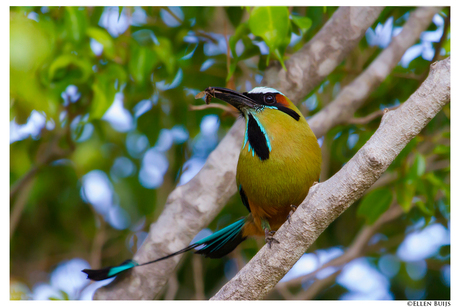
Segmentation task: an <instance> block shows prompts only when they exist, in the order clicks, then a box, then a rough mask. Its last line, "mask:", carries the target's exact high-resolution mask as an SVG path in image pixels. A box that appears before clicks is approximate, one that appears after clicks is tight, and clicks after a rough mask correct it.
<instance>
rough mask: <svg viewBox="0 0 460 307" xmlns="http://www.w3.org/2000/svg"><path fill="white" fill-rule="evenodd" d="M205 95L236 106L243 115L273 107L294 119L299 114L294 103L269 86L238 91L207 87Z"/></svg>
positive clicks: (297, 118) (298, 116) (297, 117)
mask: <svg viewBox="0 0 460 307" xmlns="http://www.w3.org/2000/svg"><path fill="white" fill-rule="evenodd" d="M205 93H206V95H208V96H210V97H215V98H217V99H220V100H222V101H225V102H227V103H229V104H231V105H232V106H234V107H235V108H237V109H238V110H239V111H240V112H241V113H242V114H243V115H244V116H247V115H248V114H250V113H251V114H254V113H260V112H263V111H264V110H266V109H274V110H278V111H280V112H283V113H285V114H287V115H289V116H291V117H292V118H293V119H295V120H296V121H298V120H299V118H300V114H299V111H298V109H297V108H296V107H295V106H294V104H293V103H292V102H291V101H290V100H289V99H288V98H287V97H286V96H285V95H284V94H283V93H281V92H280V91H278V90H275V89H274V88H270V87H255V88H253V89H252V90H251V91H249V92H244V93H239V92H236V91H233V90H230V89H227V88H222V87H208V88H207V89H206V90H205Z"/></svg>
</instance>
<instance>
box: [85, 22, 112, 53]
mask: <svg viewBox="0 0 460 307" xmlns="http://www.w3.org/2000/svg"><path fill="white" fill-rule="evenodd" d="M86 33H87V34H88V36H89V37H91V38H93V39H95V40H96V41H98V42H99V43H100V44H101V45H102V46H103V47H104V51H103V53H104V54H105V55H106V56H107V57H108V58H109V59H113V58H114V56H115V47H114V44H113V39H112V37H111V36H110V34H109V33H107V31H106V30H103V29H101V28H97V27H90V28H88V30H87V31H86Z"/></svg>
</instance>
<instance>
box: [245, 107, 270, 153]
mask: <svg viewBox="0 0 460 307" xmlns="http://www.w3.org/2000/svg"><path fill="white" fill-rule="evenodd" d="M247 133H248V141H249V144H250V145H251V147H252V148H253V149H254V152H255V154H256V155H257V156H258V157H259V158H260V159H261V160H262V161H263V160H267V159H268V158H269V156H270V149H269V148H268V144H267V139H266V137H265V134H264V133H263V132H262V129H261V127H260V126H259V124H258V123H257V121H256V120H255V119H254V117H253V116H252V114H249V116H248V132H247Z"/></svg>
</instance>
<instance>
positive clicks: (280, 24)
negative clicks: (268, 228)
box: [10, 7, 450, 299]
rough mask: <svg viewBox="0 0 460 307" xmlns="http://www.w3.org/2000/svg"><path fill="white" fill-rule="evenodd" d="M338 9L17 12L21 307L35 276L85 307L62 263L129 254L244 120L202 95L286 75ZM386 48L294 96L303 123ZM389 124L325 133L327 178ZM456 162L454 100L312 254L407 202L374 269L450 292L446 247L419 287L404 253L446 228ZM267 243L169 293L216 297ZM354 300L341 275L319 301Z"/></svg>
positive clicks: (185, 279)
mask: <svg viewBox="0 0 460 307" xmlns="http://www.w3.org/2000/svg"><path fill="white" fill-rule="evenodd" d="M335 9H336V8H330V7H311V8H306V7H294V8H289V9H288V8H286V7H258V8H240V7H228V8H222V7H142V8H140V7H136V8H132V7H124V8H122V7H120V8H116V7H115V8H113V7H112V8H109V7H88V8H79V7H12V8H11V9H10V80H11V82H10V93H11V97H10V120H11V123H10V130H11V136H10V137H11V141H10V142H11V144H10V157H11V159H10V181H11V198H10V201H11V208H10V211H11V243H10V250H11V253H10V257H11V269H10V272H11V273H10V276H11V288H10V289H11V298H12V299H24V298H25V297H29V298H37V293H38V290H37V287H36V285H37V284H39V283H46V284H48V283H50V287H51V288H53V289H54V290H56V289H57V290H56V291H54V290H53V291H54V292H52V294H50V295H49V296H47V297H45V298H50V299H78V298H82V297H84V295H83V293H85V291H83V292H80V290H81V289H83V288H85V287H86V286H87V285H88V284H87V283H86V282H85V281H83V282H82V284H81V285H80V288H79V290H78V291H77V292H75V293H73V292H72V291H71V290H68V288H65V287H63V286H62V283H61V284H59V283H58V282H57V281H56V278H54V279H53V276H55V275H53V274H54V273H55V272H56V271H57V268H60V267H61V266H58V264H61V265H63V263H64V262H63V261H66V260H70V259H74V258H81V259H85V260H86V261H88V263H89V264H88V265H91V266H92V267H100V266H106V265H113V264H116V263H120V262H121V261H123V260H124V259H128V258H131V257H132V255H133V253H134V252H135V251H136V250H137V248H138V246H140V244H141V243H142V240H143V238H145V235H146V232H147V231H148V229H149V225H150V224H151V223H153V222H155V220H156V218H157V217H158V216H159V215H160V214H161V211H162V209H163V206H164V204H165V201H166V198H167V196H168V194H169V193H170V192H171V191H172V190H173V189H174V187H175V186H177V185H178V184H179V183H183V182H185V181H186V180H187V179H190V178H191V176H193V175H194V174H195V173H196V172H197V171H198V169H199V168H200V167H201V166H202V164H203V162H204V160H205V159H206V157H207V155H208V154H209V153H210V152H211V151H212V149H213V148H215V146H216V145H217V142H218V140H220V139H221V138H222V136H223V135H224V134H225V132H226V131H227V130H228V128H229V127H230V126H231V124H232V123H233V116H232V115H230V114H229V113H227V112H225V111H222V110H220V109H209V108H208V109H205V110H200V111H195V110H193V111H192V110H190V106H191V105H193V104H196V103H197V102H195V100H194V96H195V95H196V94H197V93H198V92H200V91H202V90H203V89H205V88H206V87H208V86H221V87H234V88H235V89H237V90H240V91H245V90H249V89H251V88H252V87H255V86H257V85H258V84H259V83H260V81H261V79H262V76H263V73H264V70H265V69H266V67H267V66H268V65H271V64H272V63H274V62H280V63H281V65H282V66H283V67H284V61H285V60H287V59H288V58H289V56H290V55H292V54H293V53H295V52H296V51H298V50H299V49H300V48H301V47H302V46H303V45H305V43H307V42H308V41H309V40H310V39H311V38H312V37H313V36H314V35H315V34H316V33H317V32H318V31H319V30H320V29H321V28H322V27H323V26H324V24H325V23H326V22H327V20H328V19H329V18H330V17H331V16H332V14H333V13H334V11H335ZM411 10H412V8H405V7H397V8H386V9H385V10H384V11H383V13H382V14H381V15H380V17H379V19H378V20H377V21H376V24H375V25H374V26H373V27H372V28H373V29H376V27H377V24H379V23H380V24H384V23H385V22H386V21H387V20H388V19H389V18H390V17H392V18H393V20H394V27H400V26H402V25H403V24H404V22H405V19H406V18H407V13H408V12H410V11H411ZM445 14H448V11H447V10H444V15H445ZM444 15H443V16H444ZM435 30H436V26H434V28H433V29H431V28H430V29H429V31H435ZM448 30H449V33H450V26H449V27H448ZM430 46H431V47H432V49H433V51H435V50H437V49H438V51H439V52H438V54H439V56H445V55H447V54H450V36H446V37H445V38H444V40H441V41H440V42H439V43H437V42H434V43H432V44H430ZM430 50H431V49H430ZM380 52H381V48H378V47H375V46H369V44H368V43H367V41H366V39H363V40H362V41H361V42H360V44H359V46H357V47H356V48H355V50H354V51H353V52H352V53H351V55H350V56H348V57H347V58H346V60H344V61H343V63H341V64H340V65H339V66H338V67H337V68H336V69H335V71H334V72H333V73H332V74H330V75H329V76H328V77H327V78H326V79H325V80H324V82H323V83H322V84H321V85H320V86H319V87H318V88H317V89H315V90H314V91H313V92H311V93H310V94H309V95H308V96H307V97H305V99H304V101H298V102H297V103H298V105H299V108H300V110H301V111H302V112H303V113H304V114H305V115H306V116H312V115H314V114H315V113H316V112H318V111H319V110H321V109H322V108H323V107H324V106H326V105H327V104H328V103H330V102H331V101H332V100H333V98H334V97H335V96H336V95H337V93H338V91H339V90H340V89H341V88H343V86H345V85H346V84H348V83H349V82H350V81H351V80H353V79H354V78H355V77H356V76H358V75H359V73H361V72H362V71H363V70H364V69H365V68H366V67H367V65H369V64H370V63H371V62H372V60H373V59H375V57H376V56H377V55H378V54H379V53H380ZM430 60H431V59H430ZM429 65H430V61H429V60H426V59H424V58H422V57H420V56H419V57H417V58H416V59H414V60H413V61H412V62H410V65H409V66H408V67H407V68H404V67H402V66H400V65H398V67H397V68H396V69H395V70H394V71H393V72H392V74H391V75H390V76H389V77H388V78H387V79H386V80H385V81H384V82H383V83H382V84H381V85H380V86H379V87H378V88H377V89H376V90H375V91H374V92H373V93H372V94H371V95H370V96H369V97H368V99H367V103H366V104H365V105H364V106H363V107H362V108H361V109H360V110H358V112H357V113H356V114H355V116H356V117H364V116H366V115H368V114H370V113H373V112H376V111H378V110H380V109H383V108H386V107H392V106H395V105H398V104H399V103H400V102H403V101H405V100H406V99H407V98H408V97H409V96H410V94H411V93H413V92H414V91H415V90H416V89H417V87H418V86H419V85H420V83H421V82H422V81H423V79H424V77H425V76H426V74H427V72H428V69H429ZM198 104H201V102H198ZM215 114H217V115H218V116H219V117H218V118H217V116H216V115H215ZM378 125H379V120H378V119H375V120H372V121H370V122H368V123H366V124H359V125H358V124H345V125H341V126H338V127H335V128H333V129H331V130H330V131H329V132H328V133H327V135H326V136H325V137H324V139H322V140H321V142H322V143H323V152H324V151H327V154H326V155H325V156H328V157H329V158H328V159H325V165H324V166H323V173H322V178H321V180H322V181H325V180H327V178H329V177H330V176H331V175H332V174H334V173H335V172H337V171H338V170H339V169H340V168H341V167H342V165H343V164H344V163H346V162H347V161H348V160H349V159H350V158H351V157H352V156H353V155H354V154H355V153H356V152H357V150H358V149H359V148H360V147H361V146H362V145H363V144H364V143H365V142H366V141H367V140H368V139H369V138H370V136H371V135H372V134H373V133H374V132H375V130H376V129H377V127H378ZM449 165H450V107H449V106H446V107H445V108H444V110H443V112H442V113H441V114H439V115H438V116H437V117H436V118H435V119H433V121H431V122H430V123H429V125H428V126H427V127H426V128H425V129H424V131H423V132H422V133H421V134H420V135H419V136H417V137H416V138H415V139H414V140H413V141H411V143H410V144H409V145H408V146H407V147H406V148H405V149H404V150H403V152H402V153H401V154H400V155H399V156H398V158H397V159H396V160H395V161H394V163H393V164H392V165H391V166H390V168H389V169H388V171H387V173H386V174H385V176H387V178H390V179H389V180H388V181H387V182H386V184H385V185H384V186H382V187H380V188H377V189H374V190H370V191H369V192H368V193H367V194H366V195H365V196H364V197H363V198H362V200H360V201H358V203H357V206H352V207H351V208H350V209H349V210H347V212H345V213H344V214H343V215H342V216H341V217H340V218H339V219H337V220H336V221H335V222H334V223H333V224H332V225H331V226H330V227H329V228H328V229H327V230H326V231H325V232H324V233H323V234H322V235H321V237H320V238H319V239H318V240H317V242H315V244H314V246H312V248H310V250H309V251H308V253H314V252H315V251H316V254H317V255H319V254H320V253H321V252H324V250H325V249H328V248H331V247H337V248H341V249H343V248H344V247H347V246H349V245H350V244H351V242H352V241H353V238H354V237H355V236H356V234H357V233H358V232H359V230H360V228H361V227H363V226H364V225H372V224H373V223H374V222H375V221H376V220H377V219H378V218H379V217H380V216H381V214H383V213H384V212H385V211H386V209H388V207H389V206H390V205H391V204H393V203H397V204H399V205H400V206H402V208H403V209H404V211H405V213H404V215H403V216H402V217H401V218H399V219H398V220H397V222H394V223H389V224H387V225H385V226H384V227H383V228H382V229H381V230H380V231H379V232H380V234H379V236H380V237H379V238H380V239H379V238H376V239H375V240H377V241H378V242H377V243H376V244H377V245H378V246H379V248H380V249H378V250H373V251H371V252H369V254H368V255H367V256H368V258H367V259H368V261H369V263H370V264H371V266H372V267H373V268H374V269H376V270H379V272H380V274H383V275H384V276H386V277H387V278H388V279H389V281H390V283H391V286H389V289H387V290H388V291H389V292H391V293H392V297H394V298H396V299H417V298H426V299H449V298H450V294H449V289H450V284H449V282H448V281H446V280H445V277H443V276H445V274H446V273H445V272H446V268H447V271H449V268H450V267H449V263H450V250H449V244H443V247H441V248H438V249H437V250H436V251H435V252H434V253H433V254H431V255H429V256H426V257H425V258H423V257H422V258H421V259H420V260H418V261H419V262H417V263H418V264H420V262H422V263H423V264H424V265H425V272H426V273H425V274H424V275H423V276H422V277H419V278H418V279H417V278H415V277H414V276H413V275H411V274H412V273H411V272H412V271H411V269H410V268H411V267H410V265H412V266H413V265H414V264H413V262H411V261H408V260H404V259H402V258H401V257H400V253H399V252H398V251H399V249H400V248H401V246H402V245H403V243H402V242H403V240H404V238H405V235H404V234H405V233H409V234H410V233H417V232H420V231H422V229H423V228H424V227H429V226H432V225H434V224H440V225H443V227H444V228H446V229H447V228H448V227H449V221H450V179H449V178H450V166H449ZM24 178H26V179H24ZM245 210H246V209H245V208H244V206H242V205H241V203H240V200H239V199H238V197H237V196H234V197H233V198H232V199H231V200H230V202H229V204H228V205H227V206H226V207H225V208H224V210H223V211H222V212H221V213H220V214H219V215H218V216H217V217H216V219H215V220H214V221H213V222H212V223H211V224H210V225H209V228H210V229H211V230H212V231H214V230H216V229H220V228H222V227H223V226H225V225H227V224H228V223H230V222H231V221H234V220H236V219H237V218H239V217H241V216H243V215H245V214H246V212H245ZM446 231H447V230H446ZM382 238H383V239H382ZM375 240H374V241H375ZM262 244H263V242H262V241H260V240H247V241H245V242H244V243H243V244H241V246H240V247H238V248H237V249H236V251H235V252H234V253H232V255H230V256H229V257H225V258H223V259H222V260H213V259H204V258H198V260H197V259H196V257H198V256H196V255H193V256H192V255H186V256H185V257H184V261H183V263H182V265H181V266H180V268H179V269H178V271H177V275H176V276H175V277H174V278H176V279H177V281H178V285H179V286H178V290H177V293H176V294H175V296H174V297H172V298H178V299H193V298H208V297H210V296H212V295H213V294H214V293H215V292H216V290H217V289H218V288H219V287H220V286H221V285H223V284H224V283H225V282H226V280H227V279H228V278H230V277H231V276H233V275H234V274H235V273H236V271H237V270H238V269H239V268H240V267H239V263H244V262H247V261H248V260H249V259H250V258H251V257H252V256H253V255H254V254H255V253H256V252H257V250H258V249H259V248H260V247H261V246H262ZM389 256H391V257H393V258H396V259H397V260H396V262H397V263H398V264H402V265H400V268H399V269H398V270H397V272H396V273H394V274H393V275H392V276H390V275H388V272H387V271H388V270H387V271H386V270H385V267H384V266H383V265H382V263H384V261H385V259H387V258H388V257H389ZM398 257H399V258H398ZM393 258H392V259H393ZM191 267H192V268H193V269H190V268H191ZM197 270H200V271H202V276H203V280H202V282H203V284H204V292H203V293H198V292H197V291H196V288H195V279H194V278H195V276H197V273H196V272H197ZM52 272H53V274H51V275H48V274H50V273H52ZM75 274H76V275H78V274H80V275H83V274H81V273H79V272H78V271H77V273H75ZM80 275H78V276H79V277H78V278H80V277H82V276H80ZM383 275H382V276H383ZM50 278H51V281H50ZM434 284H435V285H436V287H433V286H432V285H434ZM429 285H430V286H429ZM34 287H35V288H34ZM86 289H87V288H86ZM298 291H301V288H300V285H299V289H298ZM347 291H351V290H349V289H347V288H346V287H345V286H343V285H341V284H340V283H337V282H336V283H334V284H333V286H332V287H329V288H326V289H324V290H323V291H322V292H321V293H320V294H319V295H318V297H317V298H321V299H338V298H340V297H342V295H344V293H347ZM417 291H418V292H417ZM420 293H421V294H420ZM417 295H418V296H417ZM162 297H163V298H171V297H168V294H164V295H163V296H162ZM269 298H272V299H275V298H280V294H279V293H278V292H273V293H272V294H271V296H270V297H269Z"/></svg>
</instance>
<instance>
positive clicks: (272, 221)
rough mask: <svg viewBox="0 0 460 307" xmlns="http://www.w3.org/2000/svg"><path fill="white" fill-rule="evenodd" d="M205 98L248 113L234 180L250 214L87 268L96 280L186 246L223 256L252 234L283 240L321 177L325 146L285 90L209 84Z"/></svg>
mask: <svg viewBox="0 0 460 307" xmlns="http://www.w3.org/2000/svg"><path fill="white" fill-rule="evenodd" d="M202 93H203V94H201V93H200V94H201V95H200V94H199V95H197V98H201V97H203V96H204V95H206V102H207V103H208V102H209V100H210V99H211V98H217V99H220V100H222V101H224V102H227V103H229V104H230V105H232V106H234V107H235V108H236V109H237V110H238V111H239V113H241V115H242V116H243V117H244V118H245V122H246V128H245V133H244V141H243V145H242V147H241V152H240V155H239V158H238V165H237V169H236V184H237V188H238V192H239V194H240V196H241V200H242V202H243V205H244V206H245V207H246V208H247V209H248V211H249V214H248V215H247V216H246V217H244V218H241V219H240V220H238V221H236V222H235V223H233V224H231V225H229V226H227V227H225V228H223V229H221V230H219V231H217V232H215V233H214V234H212V235H210V236H208V237H206V238H204V239H201V240H199V241H197V242H195V243H193V244H190V245H189V246H187V247H185V248H184V249H181V250H179V251H177V252H175V253H172V254H169V255H166V256H164V257H161V258H159V259H156V260H153V261H149V262H146V263H142V264H139V263H137V262H136V261H134V260H126V261H125V262H123V263H122V264H120V265H119V266H115V267H107V268H104V269H100V270H83V272H85V273H86V274H88V278H89V279H92V280H103V279H107V278H110V277H114V276H116V275H118V274H120V273H121V272H124V271H126V270H129V269H131V268H134V267H136V266H142V265H147V264H150V263H154V262H158V261H161V260H164V259H167V258H170V257H173V256H175V255H179V254H182V253H184V252H186V251H189V250H192V249H195V248H199V247H202V248H201V249H198V250H197V251H195V253H197V254H203V255H205V256H206V257H210V258H221V257H223V256H225V255H227V254H228V253H230V252H231V251H233V250H234V249H235V248H236V246H237V245H238V244H240V243H241V242H243V241H244V240H245V239H246V238H248V237H250V236H265V241H266V242H267V243H268V244H269V247H271V244H272V243H279V242H278V241H277V240H276V239H274V238H273V235H274V232H275V231H276V230H278V228H279V227H281V225H282V224H283V223H284V222H285V221H286V220H287V219H289V217H290V215H291V214H292V210H294V209H295V208H296V207H297V206H298V205H299V204H300V203H301V202H302V201H303V200H304V199H305V197H306V196H307V194H308V190H309V189H310V187H311V186H312V185H313V184H314V183H315V182H317V181H319V175H320V170H321V149H320V147H319V145H318V141H317V139H316V136H315V135H314V133H313V131H312V130H311V129H310V126H309V125H308V123H307V121H306V120H305V118H304V117H303V116H302V113H300V111H299V109H298V108H297V107H296V106H295V105H294V104H293V103H292V102H291V101H290V100H289V99H288V98H287V97H286V96H285V95H284V94H282V93H281V92H279V91H277V90H275V89H273V88H269V87H256V88H254V89H252V90H251V91H249V92H244V93H239V92H236V91H233V90H230V89H226V88H220V87H208V88H207V89H206V90H205V91H204V92H202Z"/></svg>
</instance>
